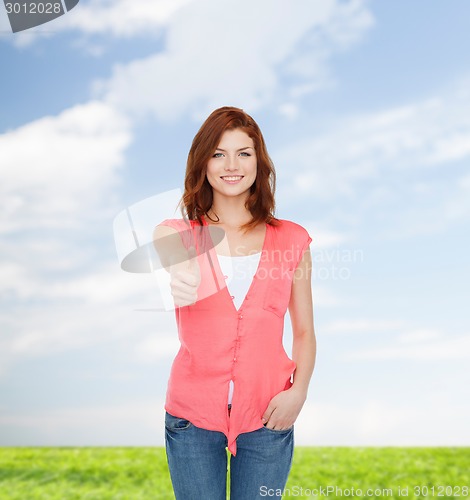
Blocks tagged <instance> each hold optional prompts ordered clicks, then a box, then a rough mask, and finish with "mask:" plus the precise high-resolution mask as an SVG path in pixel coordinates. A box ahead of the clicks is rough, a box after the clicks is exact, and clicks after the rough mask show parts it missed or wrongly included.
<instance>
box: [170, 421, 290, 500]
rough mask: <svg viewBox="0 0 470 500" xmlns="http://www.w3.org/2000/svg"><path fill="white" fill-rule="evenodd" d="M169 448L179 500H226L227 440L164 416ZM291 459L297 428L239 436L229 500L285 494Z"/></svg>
mask: <svg viewBox="0 0 470 500" xmlns="http://www.w3.org/2000/svg"><path fill="white" fill-rule="evenodd" d="M165 444H166V454H167V460H168V467H169V469H170V476H171V482H172V484H173V490H174V492H175V496H176V500H201V499H204V500H226V494H227V493H226V485H227V451H226V447H227V444H228V443H227V438H226V436H225V434H223V433H222V432H217V431H209V430H206V429H201V428H200V427H196V426H195V425H194V424H192V423H191V422H189V421H188V420H185V419H183V418H178V417H174V416H173V415H170V414H169V413H168V412H166V414H165ZM293 453H294V427H293V426H292V427H291V428H289V429H286V430H282V431H276V430H272V429H268V428H267V427H262V428H261V429H257V430H256V431H253V432H245V433H243V434H240V435H239V436H238V437H237V454H236V456H233V455H230V499H231V500H252V499H256V498H266V497H267V495H266V492H267V491H268V489H269V490H272V489H274V490H278V489H280V490H283V489H284V487H285V485H286V482H287V477H288V475H289V472H290V469H291V465H292V456H293ZM263 493H264V494H263ZM277 498H279V496H277Z"/></svg>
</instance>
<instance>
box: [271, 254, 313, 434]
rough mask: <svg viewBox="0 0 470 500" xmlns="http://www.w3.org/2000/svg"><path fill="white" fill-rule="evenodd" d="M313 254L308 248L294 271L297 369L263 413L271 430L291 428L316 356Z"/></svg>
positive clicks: (291, 309)
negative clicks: (291, 379)
mask: <svg viewBox="0 0 470 500" xmlns="http://www.w3.org/2000/svg"><path fill="white" fill-rule="evenodd" d="M311 276H312V257H311V254H310V250H309V249H307V250H306V251H305V252H304V254H303V256H302V259H301V261H300V263H299V265H298V267H297V269H296V271H295V273H294V280H293V283H292V293H291V298H290V302H289V315H290V318H291V322H292V332H293V345H292V359H293V360H294V361H295V363H296V365H297V368H296V370H295V372H294V383H293V385H292V387H291V388H290V389H287V390H286V391H282V392H280V393H279V394H277V395H276V396H274V398H273V399H272V400H271V402H270V403H269V406H268V408H267V409H266V411H265V412H264V415H263V421H264V422H266V427H269V428H270V429H276V430H282V429H287V428H288V427H291V426H292V425H293V423H294V422H295V420H296V419H297V417H298V415H299V413H300V410H301V409H302V406H303V405H304V403H305V400H306V399H307V392H308V386H309V383H310V378H311V377H312V373H313V368H314V366H315V357H316V346H317V344H316V339H315V331H314V327H313V300H312V287H311Z"/></svg>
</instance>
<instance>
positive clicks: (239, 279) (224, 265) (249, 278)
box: [217, 252, 261, 404]
mask: <svg viewBox="0 0 470 500" xmlns="http://www.w3.org/2000/svg"><path fill="white" fill-rule="evenodd" d="M217 258H218V260H219V265H220V269H221V270H222V273H223V274H224V278H225V281H226V283H227V289H228V291H229V293H230V296H231V297H232V300H233V303H234V305H235V308H236V309H239V308H240V306H241V305H242V303H243V301H244V300H245V296H246V294H247V292H248V290H249V289H250V286H251V283H252V282H253V276H254V275H255V274H256V270H257V269H258V265H259V261H260V258H261V252H258V253H255V254H251V255H242V256H235V257H232V256H227V255H217ZM232 396H233V380H231V381H230V384H229V391H228V404H231V403H232Z"/></svg>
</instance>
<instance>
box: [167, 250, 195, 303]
mask: <svg viewBox="0 0 470 500" xmlns="http://www.w3.org/2000/svg"><path fill="white" fill-rule="evenodd" d="M170 277H171V279H170V287H171V294H172V295H173V299H174V301H175V305H176V306H179V307H183V306H189V305H191V304H195V303H196V301H197V289H198V287H199V284H200V283H201V273H200V270H199V264H198V261H197V254H196V249H195V248H194V247H190V248H189V250H188V259H187V260H185V261H183V262H180V263H178V264H174V265H172V266H171V267H170Z"/></svg>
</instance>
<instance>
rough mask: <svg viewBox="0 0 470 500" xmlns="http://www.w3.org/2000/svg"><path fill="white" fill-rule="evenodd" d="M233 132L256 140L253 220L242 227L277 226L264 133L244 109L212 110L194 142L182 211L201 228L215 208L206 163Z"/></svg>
mask: <svg viewBox="0 0 470 500" xmlns="http://www.w3.org/2000/svg"><path fill="white" fill-rule="evenodd" d="M233 129H241V130H243V132H245V133H246V134H248V135H249V136H250V137H251V139H253V143H254V146H255V151H256V160H257V170H256V180H255V182H254V183H253V185H252V186H251V188H250V195H249V196H248V199H247V201H246V203H245V206H246V208H247V209H248V210H249V211H250V213H251V215H252V217H253V218H252V220H251V221H250V222H248V223H247V224H244V225H243V226H242V228H243V229H245V230H248V229H250V228H252V227H255V226H256V225H257V224H259V223H260V222H267V223H268V224H272V225H277V224H278V223H279V222H278V219H276V218H275V217H274V209H275V201H274V192H275V189H276V172H275V170H274V165H273V162H272V160H271V158H270V157H269V154H268V151H267V149H266V144H265V142H264V138H263V134H262V133H261V130H260V128H259V126H258V124H257V123H256V122H255V120H253V118H252V117H251V116H250V115H248V114H247V113H245V112H244V111H243V110H242V109H239V108H234V107H229V106H224V107H222V108H219V109H216V110H215V111H213V112H212V113H211V114H210V115H209V117H208V118H207V119H206V121H205V122H204V123H203V124H202V126H201V128H200V129H199V131H198V132H197V134H196V135H195V137H194V139H193V143H192V145H191V149H190V150H189V154H188V161H187V164H186V175H185V179H184V194H183V198H182V200H181V211H182V213H183V214H185V215H186V216H187V217H188V218H189V219H190V220H197V221H198V222H199V224H201V225H202V216H203V215H206V214H207V212H208V211H209V209H210V208H211V206H212V186H211V185H210V184H209V181H208V180H207V177H206V171H207V163H208V161H209V160H210V158H211V157H212V156H213V154H214V152H215V150H216V148H217V146H218V145H219V143H220V139H221V137H222V134H223V133H224V132H225V131H226V130H233Z"/></svg>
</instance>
